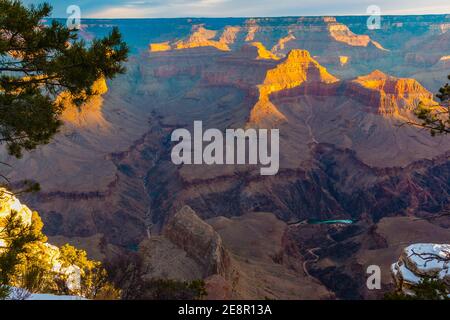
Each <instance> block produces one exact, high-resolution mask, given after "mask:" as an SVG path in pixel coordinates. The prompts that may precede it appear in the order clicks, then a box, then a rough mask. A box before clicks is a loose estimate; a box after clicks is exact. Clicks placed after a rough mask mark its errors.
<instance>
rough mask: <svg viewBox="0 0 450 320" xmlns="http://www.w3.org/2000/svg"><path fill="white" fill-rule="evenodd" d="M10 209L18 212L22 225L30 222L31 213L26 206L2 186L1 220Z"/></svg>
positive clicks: (0, 201) (7, 214)
mask: <svg viewBox="0 0 450 320" xmlns="http://www.w3.org/2000/svg"><path fill="white" fill-rule="evenodd" d="M11 211H15V212H17V213H18V216H19V217H20V218H21V219H22V223H23V224H24V225H26V226H29V225H30V224H31V217H32V215H33V213H32V212H31V210H30V209H29V208H28V207H27V206H25V205H22V203H21V202H20V201H19V199H17V198H16V197H15V196H14V194H12V193H11V192H9V191H8V190H6V189H4V188H0V219H1V220H3V219H5V218H6V217H8V216H9V215H10V214H11Z"/></svg>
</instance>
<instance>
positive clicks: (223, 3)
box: [22, 0, 450, 18]
mask: <svg viewBox="0 0 450 320" xmlns="http://www.w3.org/2000/svg"><path fill="white" fill-rule="evenodd" d="M42 1H44V0H23V1H22V2H23V3H25V4H38V3H40V2H42ZM45 2H48V3H50V4H51V5H52V6H53V8H54V12H53V17H58V18H63V17H67V16H68V14H67V12H66V11H67V8H68V7H69V6H70V5H77V6H79V7H80V9H81V18H174V17H272V16H311V15H313V16H320V15H366V14H367V8H368V7H369V6H371V5H376V6H378V7H379V8H380V10H381V14H387V15H395V14H399V15H402V14H405V15H407V14H435V13H437V14H444V13H450V1H449V0H395V1H393V0H45Z"/></svg>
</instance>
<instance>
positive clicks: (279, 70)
mask: <svg viewBox="0 0 450 320" xmlns="http://www.w3.org/2000/svg"><path fill="white" fill-rule="evenodd" d="M337 81H339V80H338V79H337V78H336V77H334V76H332V75H331V74H329V73H328V71H327V70H326V69H325V68H324V67H322V66H321V65H320V64H319V63H318V62H317V61H316V60H314V59H313V58H312V57H311V55H310V54H309V52H308V51H306V50H292V51H291V52H290V53H289V55H288V57H287V58H286V59H285V60H284V61H282V62H281V63H280V64H279V65H277V66H276V68H274V69H272V70H269V71H268V72H267V75H266V78H265V80H264V83H263V84H261V85H260V86H259V100H258V102H257V103H256V105H255V106H254V107H253V109H252V111H251V114H250V125H255V126H271V125H273V124H275V123H277V122H282V121H285V120H286V118H285V116H284V115H283V114H282V113H281V112H280V111H279V110H278V109H277V107H276V106H275V105H274V104H273V103H272V102H271V101H270V95H271V94H274V93H276V92H279V91H283V90H288V89H292V88H295V87H299V86H301V85H302V84H304V83H305V82H308V84H314V83H335V82H337Z"/></svg>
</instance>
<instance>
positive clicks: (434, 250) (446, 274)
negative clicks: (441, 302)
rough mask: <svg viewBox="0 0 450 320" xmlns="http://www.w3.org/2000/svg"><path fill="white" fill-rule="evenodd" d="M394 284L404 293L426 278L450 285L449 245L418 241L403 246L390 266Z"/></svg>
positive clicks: (410, 290) (407, 292) (411, 292)
mask: <svg viewBox="0 0 450 320" xmlns="http://www.w3.org/2000/svg"><path fill="white" fill-rule="evenodd" d="M391 272H392V276H393V278H394V281H395V284H396V285H397V287H398V288H399V289H401V290H402V291H403V292H404V293H406V294H413V291H412V289H413V288H414V286H417V285H418V284H420V283H421V282H422V281H424V280H426V279H431V280H439V281H443V282H444V283H445V284H446V285H447V286H449V287H450V245H449V244H432V243H420V244H413V245H411V246H409V247H407V248H405V249H404V250H403V252H402V255H401V256H400V259H399V261H398V262H396V263H395V264H393V265H392V267H391Z"/></svg>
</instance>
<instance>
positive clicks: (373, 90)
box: [349, 70, 437, 115]
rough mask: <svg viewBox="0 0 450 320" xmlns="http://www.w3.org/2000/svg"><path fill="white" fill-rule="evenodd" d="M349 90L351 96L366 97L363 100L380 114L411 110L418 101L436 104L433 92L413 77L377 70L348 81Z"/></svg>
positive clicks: (396, 113)
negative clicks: (396, 75) (397, 76)
mask: <svg viewBox="0 0 450 320" xmlns="http://www.w3.org/2000/svg"><path fill="white" fill-rule="evenodd" d="M355 85H357V86H355ZM358 86H360V87H358ZM361 87H362V88H361ZM364 89H366V90H368V92H364ZM349 90H350V91H351V93H350V94H351V95H352V96H356V97H359V98H360V99H366V100H365V102H367V103H369V105H372V106H373V107H374V111H375V112H377V113H379V114H382V115H398V114H399V113H400V111H401V109H410V110H413V109H414V108H416V107H417V106H418V105H419V103H423V104H425V105H427V106H435V105H437V103H436V102H435V101H433V94H432V93H431V92H429V91H428V90H426V89H425V88H424V87H423V86H422V85H421V84H420V83H419V82H417V81H416V80H415V79H405V78H395V77H392V76H389V75H386V74H384V73H383V72H381V71H379V70H375V71H373V72H372V73H370V74H369V75H366V76H361V77H358V78H356V79H355V80H353V81H352V82H351V83H350V86H349ZM369 92H370V93H369Z"/></svg>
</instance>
